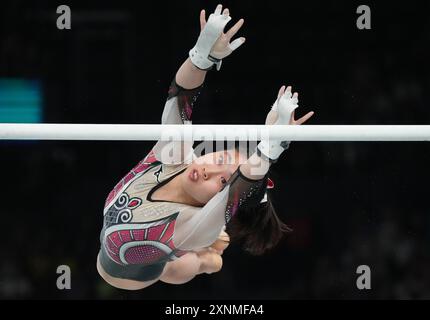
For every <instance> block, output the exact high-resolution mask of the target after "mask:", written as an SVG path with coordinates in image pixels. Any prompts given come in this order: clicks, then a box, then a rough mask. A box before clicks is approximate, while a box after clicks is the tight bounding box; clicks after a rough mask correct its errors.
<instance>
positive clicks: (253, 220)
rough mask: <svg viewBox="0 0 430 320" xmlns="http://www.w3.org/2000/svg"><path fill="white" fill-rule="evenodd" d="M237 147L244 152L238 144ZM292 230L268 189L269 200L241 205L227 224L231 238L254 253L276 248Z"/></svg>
mask: <svg viewBox="0 0 430 320" xmlns="http://www.w3.org/2000/svg"><path fill="white" fill-rule="evenodd" d="M235 149H236V150H237V151H239V152H242V151H241V150H240V148H239V147H238V145H237V144H235ZM269 174H270V171H269ZM291 231H292V230H291V229H290V228H289V227H288V226H287V225H286V224H284V223H283V222H282V220H281V219H280V218H279V217H278V215H277V214H276V211H275V208H274V207H273V203H272V200H271V196H270V190H267V202H263V203H258V204H257V205H256V206H240V207H239V209H238V211H237V212H236V214H235V215H234V217H233V218H232V219H231V221H230V222H229V223H228V224H227V225H226V232H227V233H228V235H229V236H230V240H231V241H232V242H237V243H239V244H240V245H241V246H242V247H243V249H244V250H245V251H247V252H248V253H250V254H252V255H261V254H263V253H265V252H267V251H268V250H270V249H272V248H274V247H275V246H276V245H277V244H278V243H279V242H280V241H281V240H282V238H283V237H284V235H286V234H287V233H289V232H291Z"/></svg>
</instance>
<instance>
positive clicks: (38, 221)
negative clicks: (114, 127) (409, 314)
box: [0, 0, 430, 299]
mask: <svg viewBox="0 0 430 320" xmlns="http://www.w3.org/2000/svg"><path fill="white" fill-rule="evenodd" d="M139 3H140V4H138V3H137V2H136V3H135V2H129V1H107V0H104V1H99V0H92V1H86V2H83V1H61V2H58V1H20V0H13V1H12V0H3V1H2V2H1V4H0V7H1V9H0V92H1V90H3V92H2V94H3V95H7V94H11V93H10V92H11V90H12V91H13V90H15V91H13V92H15V100H14V101H15V102H16V101H18V102H19V101H20V99H21V100H22V99H24V97H27V98H26V99H28V100H29V101H30V100H31V101H30V102H29V101H27V100H25V99H24V100H25V101H24V102H22V101H21V105H20V106H21V107H22V108H23V109H22V110H24V111H23V112H24V114H27V115H28V114H30V113H31V112H32V117H30V118H31V119H28V121H29V122H32V121H36V122H37V121H40V122H47V123H49V122H53V123H160V121H161V112H162V109H163V106H164V102H165V99H166V94H167V89H168V86H169V84H170V81H171V80H172V78H173V76H174V75H175V73H176V71H177V68H178V67H179V66H180V64H181V63H182V62H183V61H184V60H185V59H186V58H187V54H188V50H189V49H190V48H191V47H193V46H194V44H195V41H196V39H197V36H198V33H199V28H200V27H199V12H200V9H202V8H205V9H206V10H207V12H212V11H213V10H214V8H215V6H216V4H217V1H151V2H146V1H145V2H143V1H140V2H139ZM222 3H223V4H224V5H225V6H227V7H228V8H229V9H230V12H231V15H232V17H233V22H234V21H237V20H238V19H239V18H241V17H243V18H245V25H244V27H243V28H242V30H241V31H240V33H239V34H238V36H245V37H246V38H247V42H246V43H245V45H243V46H242V47H241V48H240V49H238V51H236V52H235V53H234V54H233V55H231V56H230V57H228V58H227V59H225V61H224V62H223V67H222V69H221V71H220V72H216V71H212V72H210V73H209V74H208V76H207V81H206V87H205V89H204V91H203V92H202V94H201V96H200V99H199V101H198V104H197V105H196V106H195V109H194V110H195V111H194V113H193V122H194V123H195V124H205V123H211V124H262V123H264V119H265V117H266V114H267V112H268V110H269V107H270V105H271V104H272V102H273V100H274V98H275V96H276V93H277V91H278V89H279V87H280V86H281V85H282V84H291V85H293V87H294V89H295V90H297V91H299V93H300V105H301V107H300V108H299V109H298V111H299V112H298V115H303V114H304V113H305V112H308V111H310V110H314V111H315V112H316V113H315V115H314V117H313V118H312V119H311V120H310V121H309V124H331V125H338V124H369V125H371V124H429V122H430V112H429V108H430V104H429V94H428V92H429V89H430V78H429V75H430V72H429V71H430V70H429V63H428V58H429V53H430V50H429V41H430V19H429V18H428V12H429V9H430V3H429V2H428V1H408V2H407V4H404V5H401V4H400V3H399V4H398V3H393V2H384V1H378V2H377V3H376V2H372V1H362V2H360V3H358V2H346V1H282V2H281V1H264V2H257V1H223V2H222ZM61 4H66V5H69V6H70V8H71V11H72V29H71V30H58V29H57V27H56V19H57V17H58V14H56V8H57V6H59V5H61ZM360 4H366V5H368V6H370V8H371V10H372V11H371V12H372V29H371V30H362V31H361V30H358V29H357V27H356V19H357V17H358V14H357V13H356V9H357V7H358V5H360ZM229 25H230V26H231V25H232V22H230V24H229ZM12 96H13V94H12ZM17 97H18V98H17ZM11 99H12V98H11ZM2 101H3V100H2ZM26 101H27V102H26ZM18 102H16V104H17V108H18V107H19V106H18V105H19V103H18ZM3 103H4V102H3ZM26 103H27V104H26ZM29 104H32V109H31V110H30V109H28V110H27V109H26V108H27V106H28V105H29ZM0 107H2V106H1V102H0ZM3 107H5V105H3ZM5 110H6V111H3V117H4V119H9V118H8V116H10V115H11V113H10V112H11V111H10V110H11V109H5ZM22 110H21V111H22ZM25 110H27V113H25V112H26V111H25ZM18 116H19V112H18ZM21 116H22V114H21ZM18 118H19V117H18ZM3 121H5V120H3ZM8 121H13V120H8ZM153 143H154V142H109V141H107V142H91V141H86V142H84V141H81V142H78V141H33V142H11V141H2V142H0V154H1V158H0V164H1V171H0V172H1V177H2V181H1V182H2V187H1V209H0V212H1V213H0V214H1V227H2V232H3V235H4V239H3V241H0V252H1V254H0V256H1V258H0V297H1V298H7V299H15V298H20V299H21V298H37V299H40V298H42V299H43V298H58V299H70V298H79V299H110V298H115V299H177V298H178V299H179V298H181V299H233V298H234V299H241V298H243V299H291V298H293V299H300V298H311V299H315V298H316V299H322V298H330V299H332V298H335V299H429V298H430V273H429V272H428V271H429V269H430V250H429V249H430V212H429V211H430V210H429V207H430V206H429V197H430V194H429V181H430V173H429V168H428V166H429V164H430V145H429V144H428V143H425V142H294V143H293V144H292V145H291V147H290V149H289V150H288V152H287V153H285V154H284V155H282V160H281V161H279V162H278V163H277V164H276V165H274V166H273V167H272V178H273V180H274V181H275V185H276V186H275V189H274V190H273V192H272V198H273V200H274V204H275V206H276V208H277V211H278V213H279V214H280V215H281V216H282V218H283V220H284V221H285V222H287V223H288V224H289V225H290V226H291V227H292V228H293V229H294V233H293V234H292V235H291V236H290V237H289V238H287V239H285V241H283V242H282V244H281V245H279V246H278V247H277V248H276V250H274V251H273V252H271V253H269V254H267V255H264V256H260V257H253V256H250V255H248V254H246V253H245V252H243V251H241V249H240V248H239V247H238V246H236V245H234V244H232V245H231V246H230V247H229V249H228V250H227V251H226V252H225V253H224V267H223V269H222V271H221V272H219V273H216V274H212V275H202V276H198V277H197V278H195V279H194V280H192V281H191V282H189V283H187V284H185V285H181V286H174V285H167V284H163V283H157V284H155V285H153V286H151V287H149V288H147V289H145V290H142V291H138V292H126V291H122V290H116V289H114V288H112V287H110V286H109V285H107V284H105V283H104V282H103V281H102V280H101V279H100V277H99V275H98V274H97V271H96V269H95V261H96V255H97V252H98V250H99V232H100V229H101V227H102V209H103V205H104V200H105V198H106V196H107V194H108V193H109V191H110V190H111V189H112V188H113V186H114V185H115V183H116V182H118V181H119V180H120V179H121V178H122V176H124V175H125V174H126V173H127V172H128V171H129V170H130V169H131V168H132V167H133V166H134V165H135V164H136V163H137V162H139V161H140V160H141V159H142V158H143V157H144V156H145V155H146V153H147V152H149V150H150V148H151V147H152V145H153ZM63 264H66V265H69V266H70V267H71V270H72V289H71V290H64V291H60V290H58V289H57V287H56V278H57V276H58V275H57V274H56V268H57V266H58V265H63ZM359 265H368V266H369V267H370V268H371V271H372V282H371V285H372V288H371V290H361V291H360V290H358V289H357V287H356V279H357V277H358V275H357V274H356V269H357V267H358V266H359Z"/></svg>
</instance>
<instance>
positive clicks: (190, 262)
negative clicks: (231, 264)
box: [160, 231, 230, 284]
mask: <svg viewBox="0 0 430 320" xmlns="http://www.w3.org/2000/svg"><path fill="white" fill-rule="evenodd" d="M229 242H230V238H229V236H228V234H227V233H225V232H224V231H222V232H221V233H220V235H219V237H218V239H217V240H216V241H215V242H214V243H213V244H212V245H211V246H210V247H208V248H204V249H202V250H199V251H192V252H187V253H186V254H184V255H183V256H182V257H180V258H178V259H176V260H174V261H171V262H168V263H167V264H166V266H165V268H164V271H163V273H162V275H161V277H160V280H161V281H163V282H166V283H170V284H183V283H186V282H188V281H190V280H191V279H193V278H194V277H195V276H196V275H198V274H202V273H208V274H210V273H213V272H218V271H220V270H221V268H222V257H221V255H222V253H223V251H224V250H225V249H226V248H227V246H228V244H229Z"/></svg>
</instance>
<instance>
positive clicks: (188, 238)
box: [173, 86, 313, 250]
mask: <svg viewBox="0 0 430 320" xmlns="http://www.w3.org/2000/svg"><path fill="white" fill-rule="evenodd" d="M297 96H298V95H297V93H295V94H294V95H291V87H288V88H287V89H285V86H282V87H281V89H280V90H279V93H278V99H277V100H276V101H275V104H274V105H273V107H272V109H271V110H270V112H269V113H268V115H267V117H266V123H265V124H266V125H272V124H277V125H300V124H303V123H304V122H305V121H307V120H308V119H309V118H310V117H311V116H312V115H313V112H309V113H308V114H306V115H305V116H303V117H302V118H300V119H298V120H294V110H295V109H296V108H297V107H298V105H297V103H298V99H297ZM288 146H289V142H288V141H278V140H273V139H267V140H262V141H261V142H260V143H259V144H258V146H257V148H256V150H255V152H254V153H253V154H252V155H251V157H249V158H248V159H247V161H245V163H243V164H241V165H239V167H238V168H237V170H236V171H235V173H234V174H233V175H232V176H231V177H230V179H229V180H228V182H227V184H226V185H225V186H224V188H223V189H222V190H221V191H220V192H218V193H217V194H216V195H215V196H214V197H213V198H212V199H211V200H210V201H209V202H208V203H207V204H206V205H205V206H204V207H203V208H201V209H200V210H199V211H197V212H192V211H189V212H187V211H184V213H181V214H180V215H179V216H178V218H177V220H176V223H177V224H176V229H175V234H174V238H173V241H174V243H175V245H176V247H177V248H179V249H183V250H196V249H199V248H202V247H207V246H209V245H210V244H211V243H213V242H214V241H215V240H216V239H217V237H218V235H219V233H220V231H221V229H222V228H223V227H224V225H225V224H227V223H228V222H229V221H230V220H231V218H232V217H233V216H234V215H235V214H236V213H237V210H238V209H239V208H241V207H242V206H244V208H255V207H256V206H258V205H259V203H260V202H261V200H262V199H263V197H264V193H265V192H266V188H267V178H268V171H269V168H270V166H271V164H272V163H275V162H277V160H278V158H279V156H280V155H281V153H282V152H284V151H285V150H286V149H287V148H288Z"/></svg>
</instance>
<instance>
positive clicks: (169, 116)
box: [153, 58, 207, 165]
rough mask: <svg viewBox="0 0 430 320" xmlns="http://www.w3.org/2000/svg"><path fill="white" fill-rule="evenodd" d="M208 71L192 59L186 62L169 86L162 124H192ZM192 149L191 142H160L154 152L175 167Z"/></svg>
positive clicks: (157, 156)
mask: <svg viewBox="0 0 430 320" xmlns="http://www.w3.org/2000/svg"><path fill="white" fill-rule="evenodd" d="M206 72H207V71H204V70H199V69H198V68H196V67H195V66H194V65H193V64H192V63H191V60H190V58H188V59H187V60H185V62H184V63H183V64H182V65H181V67H180V68H179V70H178V71H177V73H176V76H175V78H174V79H173V81H172V83H171V85H170V88H169V93H168V97H167V100H166V103H165V106H164V110H163V114H162V117H161V123H162V124H192V111H193V107H194V103H195V101H196V100H197V98H198V95H199V94H200V90H201V88H202V86H203V82H204V80H205V76H206ZM192 147H193V141H189V140H187V141H163V140H159V141H158V142H157V143H156V144H155V146H154V148H153V151H154V154H155V157H156V158H157V159H158V160H160V161H162V162H163V163H166V164H174V165H175V164H179V163H183V162H184V161H185V160H186V159H187V158H188V157H189V156H190V155H191V154H192V152H193V148H192ZM171 151H172V152H171ZM189 159H190V158H189ZM163 160H164V161H163ZM190 160H191V159H190Z"/></svg>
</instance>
